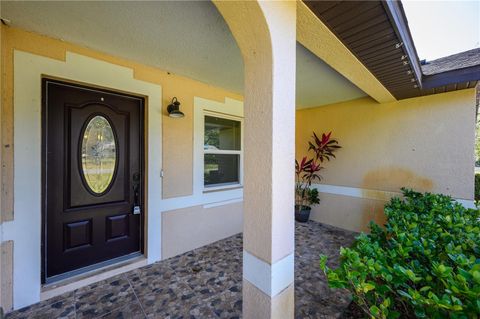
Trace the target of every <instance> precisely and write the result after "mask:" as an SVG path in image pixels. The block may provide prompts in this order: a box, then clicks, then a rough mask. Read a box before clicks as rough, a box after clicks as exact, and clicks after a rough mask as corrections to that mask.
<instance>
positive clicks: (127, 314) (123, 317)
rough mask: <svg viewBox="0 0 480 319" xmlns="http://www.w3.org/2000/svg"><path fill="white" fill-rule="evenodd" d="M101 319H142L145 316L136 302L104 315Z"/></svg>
mask: <svg viewBox="0 0 480 319" xmlns="http://www.w3.org/2000/svg"><path fill="white" fill-rule="evenodd" d="M100 318H102V319H144V318H145V314H144V312H143V309H142V307H141V306H140V303H139V302H138V301H135V302H132V303H130V304H127V305H125V306H123V307H121V308H118V309H116V310H114V311H112V312H109V313H107V314H106V315H104V316H102V317H100Z"/></svg>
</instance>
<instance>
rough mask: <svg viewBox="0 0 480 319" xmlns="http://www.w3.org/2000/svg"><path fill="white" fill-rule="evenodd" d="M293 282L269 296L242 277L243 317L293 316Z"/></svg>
mask: <svg viewBox="0 0 480 319" xmlns="http://www.w3.org/2000/svg"><path fill="white" fill-rule="evenodd" d="M294 310H295V303H294V284H293V283H292V284H290V285H289V286H288V287H287V288H285V289H284V290H283V291H281V292H280V293H278V294H277V295H275V296H269V295H267V294H265V293H264V292H263V291H261V290H260V289H258V288H257V287H255V285H253V284H252V283H250V282H249V281H248V280H246V279H245V278H244V279H243V310H242V312H243V318H245V319H274V318H275V319H286V318H288V319H291V318H293V317H294Z"/></svg>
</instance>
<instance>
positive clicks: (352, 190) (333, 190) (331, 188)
mask: <svg viewBox="0 0 480 319" xmlns="http://www.w3.org/2000/svg"><path fill="white" fill-rule="evenodd" d="M312 186H313V187H314V188H316V189H317V190H318V191H319V192H320V193H326V194H332V195H343V196H349V197H357V198H365V199H374V200H381V201H389V200H390V199H391V198H392V197H401V196H402V193H400V192H388V191H381V190H375V189H366V188H358V187H348V186H336V185H326V184H312ZM455 200H456V201H457V202H458V203H460V204H462V205H463V206H465V207H466V208H475V201H473V200H470V199H462V198H455Z"/></svg>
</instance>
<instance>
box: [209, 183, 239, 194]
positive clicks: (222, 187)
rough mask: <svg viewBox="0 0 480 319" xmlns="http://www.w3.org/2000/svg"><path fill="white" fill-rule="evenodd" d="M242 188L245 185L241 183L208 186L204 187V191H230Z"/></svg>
mask: <svg viewBox="0 0 480 319" xmlns="http://www.w3.org/2000/svg"><path fill="white" fill-rule="evenodd" d="M241 188H243V185H241V184H235V185H226V186H217V187H208V188H204V189H203V193H204V194H207V193H214V192H222V191H230V190H234V189H241Z"/></svg>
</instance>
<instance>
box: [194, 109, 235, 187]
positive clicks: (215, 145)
mask: <svg viewBox="0 0 480 319" xmlns="http://www.w3.org/2000/svg"><path fill="white" fill-rule="evenodd" d="M203 144H204V147H203V153H204V156H203V184H204V187H205V188H206V189H209V188H210V189H211V188H218V187H220V188H223V187H228V186H234V185H241V180H242V176H241V170H242V169H241V168H242V160H243V158H242V156H243V154H242V122H241V119H239V118H235V117H230V116H223V115H222V116H220V115H218V114H210V113H205V114H204V143H203Z"/></svg>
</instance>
